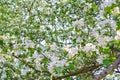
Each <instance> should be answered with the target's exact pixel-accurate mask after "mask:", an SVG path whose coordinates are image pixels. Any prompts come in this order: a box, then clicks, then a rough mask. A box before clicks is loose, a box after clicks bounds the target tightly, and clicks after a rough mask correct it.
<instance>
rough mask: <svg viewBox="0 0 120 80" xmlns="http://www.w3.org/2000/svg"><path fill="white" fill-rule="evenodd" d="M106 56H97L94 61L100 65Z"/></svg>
mask: <svg viewBox="0 0 120 80" xmlns="http://www.w3.org/2000/svg"><path fill="white" fill-rule="evenodd" d="M106 56H107V55H103V54H102V55H99V56H98V57H97V59H96V61H97V62H98V63H99V64H102V63H103V60H104V58H106Z"/></svg>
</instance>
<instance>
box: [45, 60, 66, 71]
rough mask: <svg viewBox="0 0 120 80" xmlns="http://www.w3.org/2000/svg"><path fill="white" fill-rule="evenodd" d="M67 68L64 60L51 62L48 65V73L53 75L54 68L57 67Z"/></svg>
mask: <svg viewBox="0 0 120 80" xmlns="http://www.w3.org/2000/svg"><path fill="white" fill-rule="evenodd" d="M65 65H66V66H67V62H66V60H64V59H63V60H56V59H55V60H54V61H53V60H52V61H51V62H50V63H49V64H48V67H47V68H48V71H49V72H50V73H54V69H55V68H56V67H59V66H61V67H63V66H65Z"/></svg>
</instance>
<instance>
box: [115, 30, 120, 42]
mask: <svg viewBox="0 0 120 80" xmlns="http://www.w3.org/2000/svg"><path fill="white" fill-rule="evenodd" d="M115 39H116V40H120V30H117V31H116V36H115Z"/></svg>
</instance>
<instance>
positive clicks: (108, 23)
mask: <svg viewBox="0 0 120 80" xmlns="http://www.w3.org/2000/svg"><path fill="white" fill-rule="evenodd" d="M99 24H100V26H105V25H110V26H111V28H112V29H114V30H115V29H116V22H115V21H114V20H111V19H105V20H103V21H101V22H100V23H99Z"/></svg>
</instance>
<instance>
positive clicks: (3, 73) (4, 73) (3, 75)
mask: <svg viewBox="0 0 120 80" xmlns="http://www.w3.org/2000/svg"><path fill="white" fill-rule="evenodd" d="M6 77H7V76H6V72H5V71H3V72H2V75H1V79H4V78H6Z"/></svg>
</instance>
